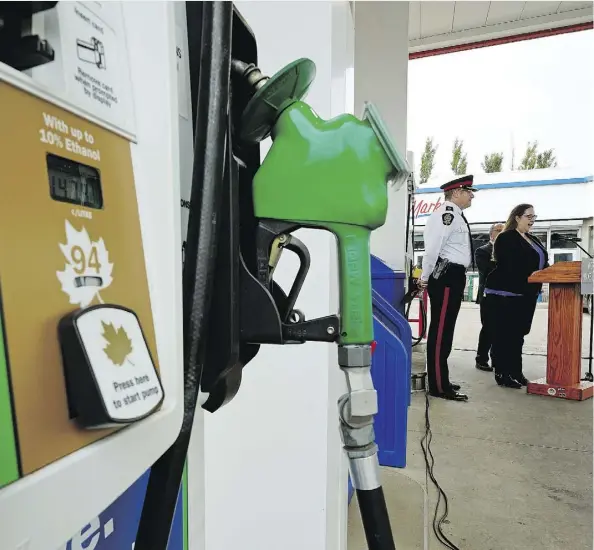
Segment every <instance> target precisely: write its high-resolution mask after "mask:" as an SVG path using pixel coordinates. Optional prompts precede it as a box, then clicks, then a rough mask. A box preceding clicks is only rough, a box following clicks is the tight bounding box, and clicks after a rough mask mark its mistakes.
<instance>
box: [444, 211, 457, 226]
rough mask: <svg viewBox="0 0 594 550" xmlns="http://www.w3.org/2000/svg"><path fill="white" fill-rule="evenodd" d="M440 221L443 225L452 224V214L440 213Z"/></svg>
mask: <svg viewBox="0 0 594 550" xmlns="http://www.w3.org/2000/svg"><path fill="white" fill-rule="evenodd" d="M441 221H442V222H443V225H452V222H453V221H454V214H450V213H449V212H446V213H445V214H442V215H441Z"/></svg>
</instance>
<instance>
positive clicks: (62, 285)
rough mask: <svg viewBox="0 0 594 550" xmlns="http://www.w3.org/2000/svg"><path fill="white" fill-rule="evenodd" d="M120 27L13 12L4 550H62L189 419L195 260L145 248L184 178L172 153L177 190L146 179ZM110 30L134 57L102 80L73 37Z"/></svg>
mask: <svg viewBox="0 0 594 550" xmlns="http://www.w3.org/2000/svg"><path fill="white" fill-rule="evenodd" d="M95 4H97V5H95ZM122 19H123V16H122V6H121V4H119V3H118V4H116V5H115V6H114V5H107V4H105V3H102V4H101V3H94V5H93V6H92V9H90V6H89V5H86V4H85V3H79V2H73V3H63V2H60V3H58V2H4V3H2V5H1V6H0V62H1V63H0V113H1V114H2V120H3V125H2V129H1V130H0V151H1V155H2V162H1V168H2V175H1V177H0V190H1V194H2V199H1V200H0V235H1V236H2V238H1V244H0V314H1V315H0V525H1V527H0V548H2V549H3V550H50V549H51V550H54V549H57V548H59V547H64V546H63V545H64V543H65V542H66V541H68V540H69V539H70V538H71V537H72V535H73V534H74V533H75V532H76V531H77V530H80V529H81V527H82V526H84V525H86V524H87V523H88V521H89V519H90V518H92V517H94V516H96V515H97V514H98V513H99V512H101V511H102V510H103V509H105V508H106V507H107V506H108V505H109V504H111V503H112V502H113V501H114V500H115V499H116V498H117V497H118V496H119V495H120V494H122V493H123V492H124V490H125V489H127V488H128V487H129V486H130V485H132V483H133V482H134V481H135V480H136V479H137V478H138V477H139V476H140V475H141V474H142V473H143V472H144V471H145V470H147V469H148V468H149V467H150V465H151V464H152V463H154V462H155V460H156V459H157V458H158V457H159V456H160V455H161V454H162V453H163V452H164V451H165V450H166V449H167V448H168V447H169V446H170V445H171V443H172V442H173V440H174V439H175V435H176V433H177V432H178V431H179V426H180V424H181V412H182V407H181V405H182V403H181V399H180V397H181V395H180V392H178V391H177V387H179V384H180V382H181V377H182V372H181V368H178V367H177V366H178V365H180V367H181V361H180V360H179V359H180V358H178V357H177V356H176V348H175V346H174V345H168V342H172V343H174V342H175V341H176V332H177V331H178V329H179V328H180V326H181V323H178V322H177V321H176V319H177V317H178V316H177V315H176V307H175V304H176V298H177V290H179V289H180V286H181V285H180V282H179V279H180V277H179V274H180V271H179V270H175V269H174V267H173V266H175V258H176V255H177V254H179V252H178V251H177V250H176V254H174V253H173V252H169V250H170V248H171V247H169V245H168V243H167V242H161V243H159V242H158V241H157V240H156V239H153V240H151V241H150V242H149V240H148V239H147V238H146V233H147V227H148V226H149V225H150V222H149V220H150V218H151V217H154V216H155V215H157V213H158V211H159V210H158V209H159V207H161V208H162V205H167V204H168V203H170V204H171V211H172V212H173V211H175V210H174V206H173V204H174V198H173V197H172V196H170V195H171V193H170V191H169V190H168V189H167V188H166V187H164V184H167V183H171V182H172V181H175V180H176V179H178V177H179V176H178V174H176V171H175V165H169V164H168V163H167V160H166V159H167V150H166V149H165V150H163V161H162V165H163V166H164V167H165V168H164V169H163V170H162V171H161V173H160V175H161V176H162V175H163V173H164V174H165V176H164V177H163V179H160V180H159V181H158V182H155V183H158V186H161V188H162V190H161V191H160V190H159V188H158V186H157V185H153V181H152V180H151V176H150V175H148V176H147V174H146V172H142V170H140V171H139V170H138V167H139V164H143V162H144V161H143V158H145V157H146V155H147V152H148V151H147V140H146V135H147V134H146V132H145V131H144V130H142V129H141V128H140V129H139V128H136V126H135V124H134V120H133V116H132V117H130V116H129V114H130V111H128V110H127V109H126V107H127V106H133V103H134V101H133V96H132V93H131V92H130V88H129V86H128V83H127V82H126V81H125V79H123V80H122V78H121V76H122V74H124V75H126V74H127V73H128V70H129V65H128V53H127V49H126V45H125V43H126V37H125V36H123V35H122V34H121V33H120V34H118V32H117V30H118V28H119V25H121V23H122ZM166 25H167V22H165V23H164V29H166V28H168V27H167V26H166ZM97 32H101V33H102V34H103V35H104V40H105V43H106V44H110V46H111V48H112V51H114V50H117V52H118V62H117V63H113V64H110V65H108V66H105V65H102V66H101V67H99V66H98V65H96V66H95V67H94V68H95V69H96V70H97V71H99V70H100V71H102V73H104V74H98V73H96V72H93V69H92V68H91V69H90V68H89V64H88V63H87V62H86V61H81V60H80V59H79V57H78V56H77V55H76V48H77V43H76V41H75V40H71V38H72V37H73V36H76V35H78V36H79V37H84V36H87V35H90V34H92V33H97ZM79 45H80V44H79ZM171 99H172V102H171V105H174V104H173V99H175V100H176V99H177V98H175V97H173V96H172V98H171ZM120 107H123V108H124V116H122V111H120V110H119V108H120ZM166 107H167V106H166V104H165V105H164V108H166ZM131 112H132V113H133V112H134V110H133V109H132V110H131ZM161 129H162V128H161ZM172 135H174V136H175V127H173V128H172ZM172 145H173V143H172ZM149 154H150V153H149ZM168 170H169V172H168ZM154 177H158V176H156V175H155V176H154ZM159 193H160V194H159ZM155 201H156V202H155ZM159 203H160V204H159ZM151 205H152V206H151ZM161 223H162V225H163V228H164V232H165V233H164V234H166V235H169V234H171V235H172V237H171V238H172V239H173V235H174V234H175V233H174V231H173V228H174V227H177V224H176V223H174V220H173V219H170V220H168V219H167V213H165V214H163V217H162V219H161ZM168 227H171V228H172V229H171V230H169V229H168ZM155 260H157V261H155ZM163 261H165V263H169V266H168V267H166V268H165V267H161V266H160V265H159V264H160V262H163ZM155 286H158V287H159V291H158V293H155V288H154V287H155ZM169 304H171V305H169ZM156 311H160V314H161V315H164V316H166V317H168V320H167V323H166V324H164V323H163V322H161V321H158V320H157V315H156V313H155V312H156ZM167 324H169V325H170V328H169V327H167ZM178 324H179V325H180V326H178ZM106 532H107V531H106ZM95 538H96V537H95V534H94V533H92V532H91V533H90V534H88V537H87V539H88V540H91V539H95ZM89 544H91V543H89ZM93 544H96V541H95V542H94V543H93ZM73 548H74V547H73Z"/></svg>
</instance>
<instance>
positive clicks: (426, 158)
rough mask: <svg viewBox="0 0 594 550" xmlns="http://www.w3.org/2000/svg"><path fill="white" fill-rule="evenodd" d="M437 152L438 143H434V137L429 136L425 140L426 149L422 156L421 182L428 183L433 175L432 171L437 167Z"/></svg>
mask: <svg viewBox="0 0 594 550" xmlns="http://www.w3.org/2000/svg"><path fill="white" fill-rule="evenodd" d="M436 152H437V145H435V146H434V145H433V138H427V140H426V141H425V150H424V151H423V155H422V156H421V173H420V181H421V183H427V181H428V180H429V178H430V177H431V172H433V168H434V167H435V153H436Z"/></svg>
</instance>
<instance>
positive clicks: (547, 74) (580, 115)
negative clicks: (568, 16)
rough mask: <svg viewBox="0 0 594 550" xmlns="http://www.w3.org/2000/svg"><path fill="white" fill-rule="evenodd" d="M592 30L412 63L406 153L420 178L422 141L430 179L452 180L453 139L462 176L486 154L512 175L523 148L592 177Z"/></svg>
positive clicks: (476, 169)
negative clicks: (546, 152) (430, 150)
mask: <svg viewBox="0 0 594 550" xmlns="http://www.w3.org/2000/svg"><path fill="white" fill-rule="evenodd" d="M593 60H594V31H592V30H589V31H582V32H575V33H571V34H565V35H559V36H552V37H547V38H539V39H535V40H528V41H525V42H516V43H511V44H504V45H501V46H493V47H489V48H480V49H476V50H470V51H466V52H458V53H452V54H447V55H438V56H434V57H428V58H424V59H416V60H412V61H411V62H410V63H409V74H408V146H407V148H408V150H412V151H413V152H414V163H415V172H416V174H418V173H419V167H420V163H421V155H422V153H423V149H424V146H425V139H426V138H427V137H431V136H432V137H433V138H434V139H433V143H434V144H437V145H438V150H437V154H436V158H435V162H436V164H435V168H434V170H433V174H432V179H433V178H434V177H439V176H440V174H443V175H444V177H447V176H449V175H451V170H450V167H449V163H450V160H451V156H452V146H453V143H454V140H455V138H456V137H458V138H460V139H462V140H464V150H465V151H466V152H467V155H468V170H467V171H468V173H475V174H476V173H480V172H483V170H482V168H481V162H482V161H483V158H484V155H485V154H487V153H491V152H501V153H503V154H504V159H503V169H504V171H507V170H511V150H512V143H513V144H514V145H515V150H516V153H515V165H516V167H517V165H518V164H519V163H520V161H521V158H522V156H523V153H524V151H525V149H526V144H527V142H528V141H534V140H538V143H539V150H542V149H550V148H554V149H555V155H556V157H557V161H558V166H559V167H563V168H575V169H579V170H585V171H587V172H589V173H594V70H593V69H594V62H593Z"/></svg>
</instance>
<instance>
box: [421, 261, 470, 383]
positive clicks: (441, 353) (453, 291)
mask: <svg viewBox="0 0 594 550" xmlns="http://www.w3.org/2000/svg"><path fill="white" fill-rule="evenodd" d="M465 285H466V270H465V269H464V267H463V266H458V265H452V264H450V265H449V266H448V269H447V271H446V272H445V273H442V275H441V276H440V277H439V279H435V278H434V277H433V276H431V277H430V278H429V281H428V286H427V291H428V293H429V300H430V302H431V322H430V324H429V332H428V334H427V376H428V382H429V392H431V393H443V392H447V391H450V390H451V387H450V374H449V368H448V357H449V356H450V352H451V351H452V342H453V340H454V329H455V327H456V320H457V319H458V313H459V311H460V305H461V304H462V296H463V294H464V286H465Z"/></svg>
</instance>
